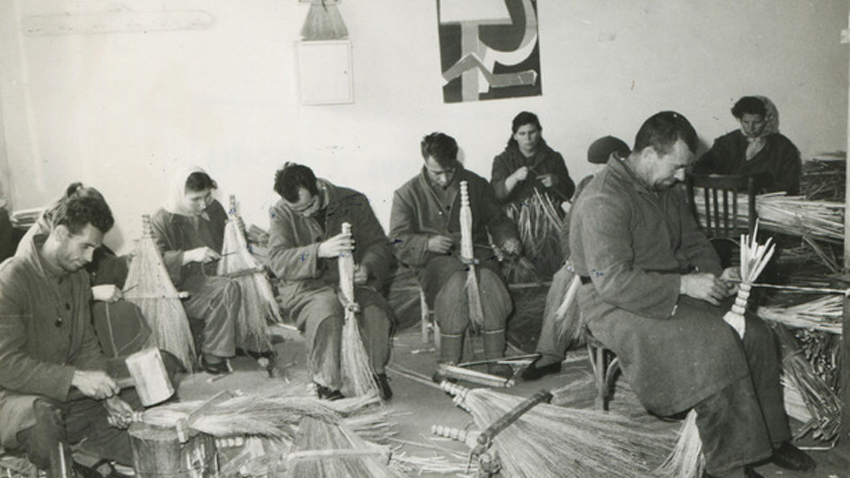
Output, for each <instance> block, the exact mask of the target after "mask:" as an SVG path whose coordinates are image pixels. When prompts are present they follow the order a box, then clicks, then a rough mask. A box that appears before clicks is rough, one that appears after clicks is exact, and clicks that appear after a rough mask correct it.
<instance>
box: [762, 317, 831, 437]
mask: <svg viewBox="0 0 850 478" xmlns="http://www.w3.org/2000/svg"><path fill="white" fill-rule="evenodd" d="M773 329H774V330H775V331H776V335H777V337H778V338H779V342H780V344H781V345H782V351H783V359H782V376H783V379H784V380H785V381H786V382H789V383H791V384H793V386H794V389H795V390H796V391H797V392H798V393H799V394H800V395H801V396H802V400H803V403H804V404H805V406H806V408H807V409H808V412H809V415H810V416H811V419H810V420H809V421H808V422H806V423H805V425H804V426H803V427H802V428H801V429H800V430H799V431H798V432H797V437H803V436H805V435H807V434H808V433H809V432H811V434H812V437H813V438H815V439H818V440H822V441H833V440H836V439H837V438H838V432H839V426H840V419H841V402H840V399H839V398H838V395H837V394H836V393H835V392H834V391H833V390H832V388H831V387H830V386H829V385H827V383H826V382H824V381H823V380H822V379H821V378H820V377H819V376H818V375H817V373H816V372H815V370H814V368H813V367H812V364H811V363H809V361H808V360H806V358H805V357H804V356H803V354H802V351H801V350H800V349H799V347H798V345H797V342H796V341H795V340H794V337H793V336H792V335H791V333H790V332H789V331H788V330H787V329H785V328H784V327H783V326H781V325H779V324H773Z"/></svg>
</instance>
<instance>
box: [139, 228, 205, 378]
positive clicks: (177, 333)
mask: <svg viewBox="0 0 850 478" xmlns="http://www.w3.org/2000/svg"><path fill="white" fill-rule="evenodd" d="M124 298H125V299H126V300H128V301H130V302H132V303H134V304H136V305H137V306H138V307H139V309H140V310H141V311H142V314H143V315H144V317H145V319H146V320H147V322H148V327H149V328H150V330H151V335H150V337H149V338H148V343H147V344H146V346H152V347H156V348H160V349H163V350H166V351H168V352H171V353H172V354H174V356H175V357H177V359H178V360H180V363H182V364H183V367H184V368H185V369H186V370H192V369H193V364H194V357H195V344H194V342H193V339H192V331H191V329H190V328H189V319H188V318H187V317H186V311H185V310H184V309H183V304H182V303H181V302H180V298H179V295H178V292H177V289H176V288H175V287H174V284H172V283H171V278H170V277H169V275H168V271H167V270H166V268H165V265H164V264H163V262H162V256H161V255H160V254H159V249H158V248H157V246H156V243H155V242H154V239H153V232H152V229H151V223H150V217H149V216H147V215H144V216H142V238H141V239H140V240H139V242H138V244H137V246H136V254H135V256H134V257H133V261H132V262H131V263H130V270H129V271H128V273H127V280H126V281H125V282H124Z"/></svg>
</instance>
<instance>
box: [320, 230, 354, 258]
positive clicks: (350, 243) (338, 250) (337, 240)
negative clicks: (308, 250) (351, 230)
mask: <svg viewBox="0 0 850 478" xmlns="http://www.w3.org/2000/svg"><path fill="white" fill-rule="evenodd" d="M353 250H354V238H353V237H351V234H337V235H336V236H334V237H332V238H330V239H328V240H327V241H325V242H323V243H321V244H319V257H323V258H325V259H331V258H334V257H339V255H340V254H342V253H344V252H351V251H353Z"/></svg>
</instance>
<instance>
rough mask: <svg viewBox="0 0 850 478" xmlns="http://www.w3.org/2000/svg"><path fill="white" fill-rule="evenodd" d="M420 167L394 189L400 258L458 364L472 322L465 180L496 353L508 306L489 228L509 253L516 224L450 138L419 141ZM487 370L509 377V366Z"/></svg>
mask: <svg viewBox="0 0 850 478" xmlns="http://www.w3.org/2000/svg"><path fill="white" fill-rule="evenodd" d="M420 148H421V152H422V158H423V159H424V160H425V165H424V167H423V168H422V172H421V173H420V174H419V175H418V176H416V177H414V178H413V179H411V180H410V181H408V182H407V183H406V184H405V185H404V186H402V187H401V188H399V189H398V190H397V191H396V192H395V196H394V197H393V206H392V214H391V218H390V223H391V225H390V238H391V239H392V241H393V244H394V245H395V254H396V257H397V258H398V259H399V261H401V262H403V263H404V264H407V265H408V266H410V267H412V268H414V269H415V270H416V271H417V272H418V279H419V285H420V286H421V287H422V290H423V291H424V293H425V300H426V301H427V303H428V306H429V307H432V308H434V311H435V316H436V320H437V324H438V325H439V326H440V361H441V362H444V363H453V364H456V363H457V362H458V361H459V360H460V358H461V352H462V350H463V336H464V333H465V331H466V328H467V327H468V326H469V323H470V315H471V313H470V311H469V309H470V307H469V304H468V302H469V301H468V295H467V294H468V293H467V290H466V286H465V284H466V282H467V275H468V272H467V271H468V269H469V266H468V265H467V264H466V263H464V262H463V261H462V260H461V257H460V250H459V247H458V246H459V245H460V239H461V237H460V209H461V195H460V193H459V191H460V186H459V184H460V182H461V181H466V182H467V187H468V192H469V203H470V208H471V210H472V220H473V224H472V242H473V246H474V251H473V252H474V255H475V259H477V260H478V265H479V267H476V269H477V272H478V275H479V281H478V283H479V286H480V287H479V289H480V297H481V299H482V300H481V306H482V312H483V326H482V327H481V328H482V333H483V335H484V353H485V355H486V357H487V358H488V359H497V358H501V357H503V356H504V352H505V321H506V320H507V317H508V314H510V312H511V310H512V308H513V305H512V303H511V297H510V294H509V293H508V289H507V287H506V286H505V283H504V281H503V280H502V278H501V277H500V276H499V273H498V264H497V263H496V261H495V260H494V259H493V252H492V250H491V249H490V242H489V240H488V237H487V233H488V232H489V233H490V235H492V237H493V241H494V242H495V243H496V244H497V245H499V246H501V247H502V249H503V250H505V252H507V253H509V254H516V253H518V252H519V237H518V234H517V232H516V228H515V227H514V225H513V222H511V220H510V219H508V217H507V216H506V215H505V213H504V211H503V210H502V207H501V206H500V205H499V204H498V202H497V201H496V198H495V195H494V193H493V189H492V187H491V186H490V184H488V183H487V181H486V180H485V179H484V178H482V177H480V176H478V175H476V174H474V173H472V172H471V171H468V170H466V169H464V168H463V165H462V164H460V162H458V160H457V153H458V146H457V142H455V140H454V138H452V137H451V136H447V135H445V134H443V133H432V134H429V135H428V136H426V137H425V138H424V139H423V140H422V143H421V145H420ZM490 373H494V374H498V375H502V376H505V377H510V376H512V375H513V373H512V370H511V368H510V367H509V366H507V365H496V364H492V365H491V366H490Z"/></svg>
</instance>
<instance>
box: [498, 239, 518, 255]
mask: <svg viewBox="0 0 850 478" xmlns="http://www.w3.org/2000/svg"><path fill="white" fill-rule="evenodd" d="M502 250H503V251H505V253H506V254H509V255H512V256H515V255H519V251H520V243H519V239H515V238H511V239H508V240H506V241H505V243H504V244H502Z"/></svg>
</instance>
